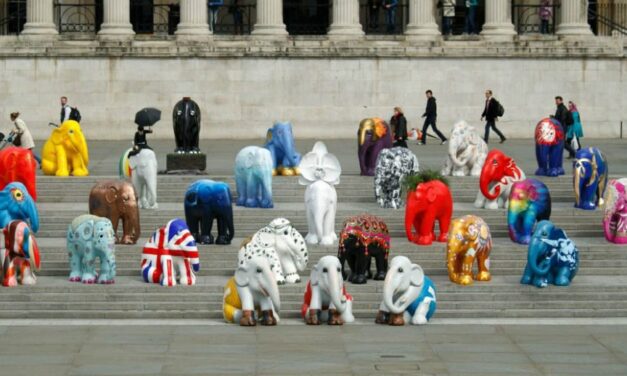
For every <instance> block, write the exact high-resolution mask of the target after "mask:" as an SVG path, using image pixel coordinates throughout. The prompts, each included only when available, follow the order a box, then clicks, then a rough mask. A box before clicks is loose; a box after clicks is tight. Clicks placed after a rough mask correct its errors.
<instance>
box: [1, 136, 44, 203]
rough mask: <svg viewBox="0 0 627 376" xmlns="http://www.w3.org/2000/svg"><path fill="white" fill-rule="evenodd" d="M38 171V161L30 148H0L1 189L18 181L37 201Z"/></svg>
mask: <svg viewBox="0 0 627 376" xmlns="http://www.w3.org/2000/svg"><path fill="white" fill-rule="evenodd" d="M36 171H37V162H35V157H34V156H33V153H32V152H31V151H30V150H28V149H23V148H18V147H13V146H11V147H8V148H4V149H2V150H0V189H3V188H4V187H6V186H7V184H9V183H12V182H14V181H17V182H20V183H22V184H24V186H25V187H26V189H27V190H28V193H29V194H30V196H31V197H32V198H33V200H35V201H37V178H36V173H35V172H36Z"/></svg>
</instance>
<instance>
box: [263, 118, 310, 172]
mask: <svg viewBox="0 0 627 376" xmlns="http://www.w3.org/2000/svg"><path fill="white" fill-rule="evenodd" d="M264 147H265V148H266V149H268V150H270V154H271V155H272V165H273V166H274V169H273V171H272V174H273V175H284V176H294V175H299V174H300V171H299V170H298V165H299V164H300V159H301V156H300V153H298V152H297V151H296V147H295V146H294V133H292V123H290V122H276V123H274V125H273V126H272V128H269V129H268V133H267V135H266V144H265V145H264Z"/></svg>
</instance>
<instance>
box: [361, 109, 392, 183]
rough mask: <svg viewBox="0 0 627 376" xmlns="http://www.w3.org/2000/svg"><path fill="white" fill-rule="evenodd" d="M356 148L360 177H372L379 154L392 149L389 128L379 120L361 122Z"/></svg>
mask: <svg viewBox="0 0 627 376" xmlns="http://www.w3.org/2000/svg"><path fill="white" fill-rule="evenodd" d="M357 147H358V158H359V169H360V170H361V175H362V176H374V169H375V167H376V163H377V158H378V157H379V153H380V152H381V150H383V149H388V148H391V147H392V131H391V130H390V126H389V125H388V124H387V123H386V122H385V121H384V120H383V119H380V118H367V119H364V120H362V121H361V122H360V123H359V130H358V131H357Z"/></svg>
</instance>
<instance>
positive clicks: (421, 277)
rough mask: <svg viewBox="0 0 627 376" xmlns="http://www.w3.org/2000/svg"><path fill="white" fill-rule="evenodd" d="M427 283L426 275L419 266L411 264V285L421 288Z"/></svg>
mask: <svg viewBox="0 0 627 376" xmlns="http://www.w3.org/2000/svg"><path fill="white" fill-rule="evenodd" d="M424 282H425V273H424V272H423V271H422V268H421V267H420V265H418V264H411V270H410V271H409V283H411V285H412V286H416V287H420V286H422V285H423V283H424Z"/></svg>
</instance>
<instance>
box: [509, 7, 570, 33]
mask: <svg viewBox="0 0 627 376" xmlns="http://www.w3.org/2000/svg"><path fill="white" fill-rule="evenodd" d="M559 8H560V5H559V2H558V1H553V2H551V3H550V4H549V5H542V4H541V2H540V1H538V3H537V4H521V2H520V1H518V2H517V1H512V22H513V23H514V27H515V28H516V31H517V32H518V34H529V33H540V34H554V33H555V26H556V25H557V15H558V12H559ZM545 12H546V13H545Z"/></svg>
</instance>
